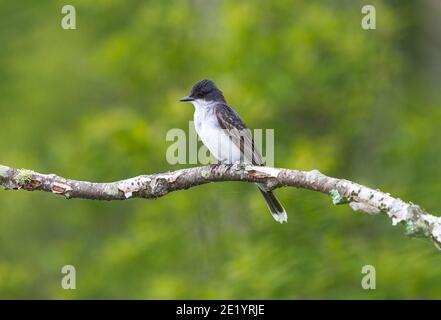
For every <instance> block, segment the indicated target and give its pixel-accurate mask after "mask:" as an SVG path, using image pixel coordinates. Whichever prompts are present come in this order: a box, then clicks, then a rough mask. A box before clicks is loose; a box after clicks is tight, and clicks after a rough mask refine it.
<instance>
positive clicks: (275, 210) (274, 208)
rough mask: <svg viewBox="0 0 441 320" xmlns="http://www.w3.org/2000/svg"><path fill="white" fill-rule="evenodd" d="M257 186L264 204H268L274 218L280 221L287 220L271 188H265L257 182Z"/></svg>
mask: <svg viewBox="0 0 441 320" xmlns="http://www.w3.org/2000/svg"><path fill="white" fill-rule="evenodd" d="M257 186H258V187H259V190H260V192H261V193H262V195H263V197H264V198H265V201H266V204H267V205H268V208H269V210H270V212H271V215H272V216H273V218H274V220H276V221H277V222H280V223H284V222H288V215H287V214H286V211H285V209H284V208H283V206H282V204H281V203H280V202H279V200H277V198H276V196H275V195H274V193H273V192H272V191H271V190H267V188H266V187H265V185H263V184H260V183H257Z"/></svg>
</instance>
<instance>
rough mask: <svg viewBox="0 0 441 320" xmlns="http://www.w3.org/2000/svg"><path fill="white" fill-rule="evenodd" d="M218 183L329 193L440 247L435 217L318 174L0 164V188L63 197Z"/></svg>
mask: <svg viewBox="0 0 441 320" xmlns="http://www.w3.org/2000/svg"><path fill="white" fill-rule="evenodd" d="M220 181H244V182H260V183H264V184H266V185H267V186H268V187H269V188H271V189H275V188H280V187H286V186H289V187H296V188H303V189H309V190H313V191H318V192H321V193H324V194H328V195H330V196H331V198H332V201H333V203H334V204H345V203H346V204H348V205H349V206H350V207H351V208H352V209H353V210H354V211H362V212H365V213H368V214H378V213H384V214H386V215H387V216H388V217H389V218H391V220H392V224H393V225H396V224H398V223H404V224H405V225H406V233H407V234H408V235H409V236H417V237H426V238H430V239H432V240H433V242H434V243H435V245H436V246H437V248H438V249H440V247H441V218H440V217H436V216H433V215H430V214H429V213H428V212H426V211H425V210H424V209H422V208H421V207H420V206H418V205H415V204H413V203H411V202H405V201H403V200H401V199H399V198H395V197H392V196H391V195H390V194H388V193H384V192H382V191H380V190H378V189H375V190H374V189H371V188H369V187H366V186H363V185H360V184H357V183H355V182H352V181H348V180H345V179H337V178H332V177H328V176H326V175H324V174H322V173H321V172H320V171H318V170H312V171H299V170H290V169H279V168H272V167H260V166H250V165H240V164H235V165H211V166H202V167H194V168H189V169H182V170H177V171H172V172H165V173H155V174H150V175H141V176H137V177H134V178H129V179H125V180H120V181H115V182H108V183H97V182H87V181H77V180H72V179H67V178H63V177H60V176H57V175H55V174H41V173H38V172H35V171H32V170H27V169H15V168H11V167H8V166H3V165H0V184H1V185H2V186H3V187H4V188H5V189H13V190H18V189H23V190H28V191H34V190H38V191H45V192H50V193H53V194H57V195H61V196H64V197H66V198H68V199H70V198H82V199H92V200H125V199H129V198H146V199H155V198H158V197H162V196H164V195H166V194H168V193H169V192H173V191H177V190H183V189H188V188H191V187H194V186H198V185H201V184H205V183H209V182H220Z"/></svg>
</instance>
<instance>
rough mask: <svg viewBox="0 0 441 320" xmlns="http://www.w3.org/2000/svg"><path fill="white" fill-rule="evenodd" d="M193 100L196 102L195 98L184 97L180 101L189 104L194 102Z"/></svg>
mask: <svg viewBox="0 0 441 320" xmlns="http://www.w3.org/2000/svg"><path fill="white" fill-rule="evenodd" d="M193 100H194V98H193V97H192V96H186V97H183V98H182V99H179V101H181V102H188V101H193Z"/></svg>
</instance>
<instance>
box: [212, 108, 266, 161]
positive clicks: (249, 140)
mask: <svg viewBox="0 0 441 320" xmlns="http://www.w3.org/2000/svg"><path fill="white" fill-rule="evenodd" d="M215 113H216V117H217V120H218V121H219V125H220V126H221V128H222V129H224V130H225V133H226V134H227V135H228V136H229V138H230V139H231V141H232V142H233V143H234V144H235V145H236V146H238V147H239V148H240V151H241V152H242V155H243V161H244V162H246V163H251V164H253V165H259V166H260V165H263V160H262V156H261V155H260V152H259V150H257V148H256V146H255V145H254V140H253V137H252V135H251V132H250V130H249V129H248V128H247V126H246V125H245V123H244V122H243V121H242V119H241V118H240V116H239V115H238V114H237V113H236V111H234V110H233V109H232V108H230V107H229V106H228V105H226V104H219V105H217V106H216V111H215Z"/></svg>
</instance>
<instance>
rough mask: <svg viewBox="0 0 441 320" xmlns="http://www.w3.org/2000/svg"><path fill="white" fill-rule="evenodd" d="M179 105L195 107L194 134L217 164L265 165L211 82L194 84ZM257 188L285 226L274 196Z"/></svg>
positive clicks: (245, 129)
mask: <svg viewBox="0 0 441 320" xmlns="http://www.w3.org/2000/svg"><path fill="white" fill-rule="evenodd" d="M180 101H183V102H185V101H188V102H191V103H192V104H193V105H194V107H195V112H194V125H195V129H196V132H197V134H198V135H199V137H200V138H201V140H202V142H203V143H204V144H205V146H206V147H207V148H208V149H209V150H210V152H211V153H212V154H213V155H214V156H215V157H216V159H218V161H219V162H220V163H226V164H234V163H236V162H241V163H244V164H252V165H256V166H262V165H264V163H263V160H262V156H261V155H260V152H259V150H257V149H256V148H255V146H254V140H253V137H252V136H251V133H250V131H249V130H248V128H247V126H246V125H245V123H244V122H243V121H242V119H241V118H240V117H239V115H238V114H237V112H236V111H234V110H233V108H231V107H230V106H229V105H228V104H227V101H226V100H225V98H224V95H223V94H222V91H220V90H219V89H218V88H217V87H216V85H215V84H214V82H213V81H211V80H202V81H200V82H198V83H196V84H195V85H194V86H193V88H192V89H191V93H190V95H189V96H187V97H185V98H182V99H180ZM257 186H258V187H259V190H260V192H261V193H262V195H263V197H264V198H265V201H266V203H267V204H268V208H269V210H270V211H271V214H272V216H273V217H274V219H275V220H276V221H277V222H280V223H283V222H286V221H287V220H288V216H287V215H286V212H285V209H284V208H283V207H282V205H281V204H280V202H279V200H277V198H276V196H275V195H274V193H273V192H272V191H271V190H268V188H266V186H265V185H264V184H261V183H257Z"/></svg>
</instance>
